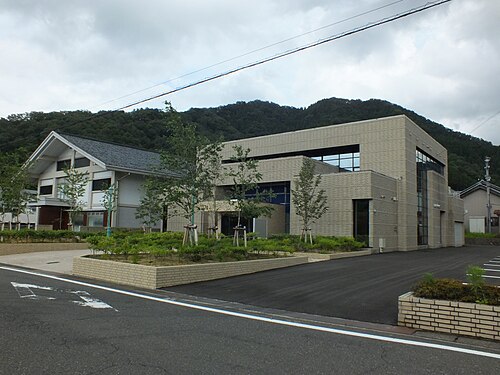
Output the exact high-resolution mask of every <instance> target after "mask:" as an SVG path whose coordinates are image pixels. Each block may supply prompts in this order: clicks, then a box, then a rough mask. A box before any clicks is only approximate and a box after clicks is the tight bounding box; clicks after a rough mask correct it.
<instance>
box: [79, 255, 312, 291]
mask: <svg viewBox="0 0 500 375" xmlns="http://www.w3.org/2000/svg"><path fill="white" fill-rule="evenodd" d="M307 262H308V258H307V256H304V257H284V258H274V259H260V260H247V261H241V262H223V263H206V264H192V265H185V266H169V267H152V266H143V265H139V264H130V263H122V262H113V261H109V260H98V259H92V258H86V257H78V258H75V259H74V260H73V274H74V275H77V276H82V277H88V278H90V279H97V280H104V281H110V282H114V283H117V284H124V285H131V286H136V287H140V288H147V289H157V288H163V287H167V286H173V285H181V284H189V283H194V282H198V281H206V280H215V279H222V278H225V277H231V276H237V275H244V274H249V273H255V272H260V271H266V270H271V269H276V268H283V267H290V266H295V265H298V264H304V263H307Z"/></svg>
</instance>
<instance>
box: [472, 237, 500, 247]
mask: <svg viewBox="0 0 500 375" xmlns="http://www.w3.org/2000/svg"><path fill="white" fill-rule="evenodd" d="M465 244H466V245H469V246H477V245H480V246H500V238H467V237H465Z"/></svg>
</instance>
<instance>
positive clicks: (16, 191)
mask: <svg viewBox="0 0 500 375" xmlns="http://www.w3.org/2000/svg"><path fill="white" fill-rule="evenodd" d="M24 157H25V153H24V152H23V150H18V151H16V152H13V153H5V154H0V219H1V220H0V221H1V222H2V226H1V230H4V229H5V220H4V219H5V214H7V213H11V214H12V217H13V218H14V217H16V218H17V220H16V221H17V222H19V215H20V214H21V213H26V212H27V204H28V200H29V195H28V194H27V192H26V188H27V186H28V181H29V177H28V173H27V168H26V166H24V167H23V160H24ZM11 225H12V221H11Z"/></svg>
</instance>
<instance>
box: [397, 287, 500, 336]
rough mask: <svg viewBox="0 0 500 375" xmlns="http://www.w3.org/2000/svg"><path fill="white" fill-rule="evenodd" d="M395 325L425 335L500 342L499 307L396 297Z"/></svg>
mask: <svg viewBox="0 0 500 375" xmlns="http://www.w3.org/2000/svg"><path fill="white" fill-rule="evenodd" d="M398 307H399V314H398V325H400V326H404V327H409V328H417V329H422V330H426V331H436V332H445V333H452V334H457V335H465V336H474V337H483V338H487V339H493V340H500V306H487V305H481V304H477V303H466V302H454V301H442V300H432V299H425V298H417V297H414V296H413V293H412V292H408V293H406V294H403V295H402V296H400V297H399V300H398Z"/></svg>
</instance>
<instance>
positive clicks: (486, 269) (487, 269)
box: [484, 268, 500, 272]
mask: <svg viewBox="0 0 500 375" xmlns="http://www.w3.org/2000/svg"><path fill="white" fill-rule="evenodd" d="M484 270H485V271H492V272H500V270H492V269H489V268H484Z"/></svg>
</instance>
